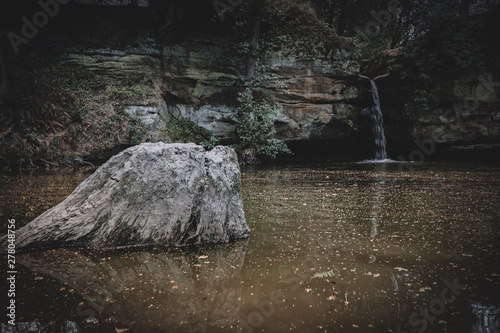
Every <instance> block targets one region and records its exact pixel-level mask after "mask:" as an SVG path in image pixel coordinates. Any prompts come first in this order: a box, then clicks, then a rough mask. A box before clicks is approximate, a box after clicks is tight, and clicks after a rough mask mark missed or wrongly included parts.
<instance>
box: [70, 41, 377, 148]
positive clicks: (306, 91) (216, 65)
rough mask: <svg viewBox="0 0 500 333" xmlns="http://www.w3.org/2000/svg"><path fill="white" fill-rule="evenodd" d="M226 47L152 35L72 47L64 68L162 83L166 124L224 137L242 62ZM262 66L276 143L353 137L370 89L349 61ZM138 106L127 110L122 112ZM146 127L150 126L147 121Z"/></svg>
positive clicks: (298, 60) (280, 59)
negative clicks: (119, 43) (113, 45)
mask: <svg viewBox="0 0 500 333" xmlns="http://www.w3.org/2000/svg"><path fill="white" fill-rule="evenodd" d="M226 43H227V41H224V40H219V39H217V38H215V37H213V36H212V37H211V36H204V37H200V36H198V37H192V38H191V39H190V40H188V41H184V42H180V43H178V44H172V45H161V43H160V42H158V41H157V40H155V39H154V38H152V37H142V38H141V39H140V40H137V41H135V42H132V41H131V43H130V44H132V45H139V46H126V47H124V48H123V49H121V50H115V49H91V48H83V49H82V48H80V49H78V48H70V49H68V50H67V52H65V54H64V59H65V60H64V62H65V64H67V65H69V66H78V67H82V68H86V69H87V70H89V71H92V72H94V73H96V74H99V75H103V76H107V77H126V76H128V75H136V76H141V77H143V76H147V75H150V76H153V77H161V80H162V81H163V82H164V86H165V87H166V88H165V90H166V91H164V92H163V94H162V96H161V98H160V99H158V101H157V104H159V105H161V104H163V103H165V104H166V106H167V108H166V109H167V110H168V112H166V114H165V115H164V117H163V118H165V119H166V121H167V122H168V119H169V118H170V117H173V118H184V119H189V120H191V121H193V122H194V123H195V124H197V125H198V126H200V127H203V128H205V129H207V130H209V131H211V132H212V133H213V134H214V135H216V136H218V137H221V138H226V139H230V138H231V137H232V135H233V133H234V130H235V123H234V121H233V119H232V118H234V117H235V116H236V113H237V109H236V107H235V101H236V98H237V96H238V92H240V91H241V88H240V83H241V78H242V76H243V75H244V73H245V67H244V64H245V59H244V57H241V56H236V55H234V54H230V53H229V52H228V51H227V46H226V45H225V44H226ZM158 58H160V59H161V61H158ZM263 67H265V69H266V71H267V73H269V75H270V76H273V77H274V78H275V79H273V80H268V81H266V82H263V83H262V84H261V87H260V89H262V91H264V92H265V93H266V94H267V95H268V96H270V98H271V100H272V101H273V102H275V103H276V106H277V110H278V112H277V114H276V115H275V126H276V132H277V136H278V138H280V139H284V140H290V141H309V140H335V139H339V138H345V137H346V136H349V135H351V134H353V133H355V132H356V131H355V130H356V129H357V127H358V126H357V125H358V124H359V111H360V110H361V109H362V108H363V107H368V106H371V103H372V101H371V95H370V83H369V81H368V80H364V79H361V78H360V77H358V75H357V74H356V73H357V72H358V71H359V68H358V65H357V64H356V63H355V62H353V61H352V60H351V59H349V58H346V59H345V60H342V61H340V60H339V61H336V62H332V60H331V59H327V58H326V57H325V58H321V57H320V58H315V59H312V58H303V57H299V56H288V55H287V56H285V55H283V54H282V53H279V52H278V53H276V54H273V55H272V56H269V57H268V58H266V59H264V60H263ZM283 88H285V89H283ZM137 107H138V106H134V105H129V106H127V109H133V108H137ZM145 125H147V127H148V128H150V127H151V123H150V122H147V123H146V122H145ZM153 127H154V126H153ZM159 127H160V128H161V126H159Z"/></svg>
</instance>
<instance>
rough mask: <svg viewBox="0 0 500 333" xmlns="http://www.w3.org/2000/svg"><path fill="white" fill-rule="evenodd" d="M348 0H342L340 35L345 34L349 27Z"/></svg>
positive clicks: (338, 25) (338, 31)
mask: <svg viewBox="0 0 500 333" xmlns="http://www.w3.org/2000/svg"><path fill="white" fill-rule="evenodd" d="M347 1H348V0H340V8H339V19H338V24H337V34H338V35H339V36H344V31H345V30H346V27H347Z"/></svg>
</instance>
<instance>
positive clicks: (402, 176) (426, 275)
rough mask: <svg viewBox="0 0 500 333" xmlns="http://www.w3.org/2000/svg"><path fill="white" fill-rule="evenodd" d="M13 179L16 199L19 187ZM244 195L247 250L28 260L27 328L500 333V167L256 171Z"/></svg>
mask: <svg viewBox="0 0 500 333" xmlns="http://www.w3.org/2000/svg"><path fill="white" fill-rule="evenodd" d="M78 177H81V175H79V176H78ZM0 179H2V181H3V184H2V186H4V185H5V186H7V187H8V188H9V190H8V191H10V193H13V194H12V195H13V196H15V191H14V190H13V189H14V188H15V187H16V186H17V184H19V181H18V179H16V178H15V177H14V178H9V179H6V178H0ZM9 181H10V183H9ZM58 181H59V180H58V179H56V178H50V176H47V175H44V176H43V177H41V179H40V183H42V184H52V187H51V188H54V187H55V188H57V187H62V185H61V184H58ZM30 182H31V186H32V188H33V189H34V191H38V193H39V194H38V197H43V196H44V195H45V193H46V192H44V190H43V187H44V186H46V185H43V186H39V187H37V184H38V182H37V178H36V177H32V178H30ZM9 184H10V185H9ZM9 186H11V187H9ZM242 192H243V193H242V196H243V200H244V207H245V214H246V218H247V222H248V224H249V226H250V228H251V229H252V234H251V237H250V239H248V240H246V241H244V242H237V243H234V244H229V245H222V246H214V247H210V248H192V249H183V250H176V251H163V250H158V249H156V250H154V249H143V250H141V251H135V252H127V253H123V252H113V253H105V254H98V253H89V252H86V251H77V250H74V249H73V250H64V249H62V250H56V251H49V252H42V253H29V254H26V255H25V256H23V259H22V262H23V264H25V265H26V267H29V268H26V269H24V268H23V266H21V265H19V269H20V274H19V276H20V281H19V286H20V288H19V289H20V290H19V305H20V306H19V316H20V318H19V319H20V320H22V321H27V322H34V320H35V319H38V320H39V321H40V322H41V323H42V326H43V325H45V327H49V326H50V325H52V326H50V327H55V326H54V325H59V326H58V327H63V326H65V325H66V326H68V325H69V326H71V325H74V324H76V325H78V326H79V327H80V328H81V327H84V326H86V327H89V329H90V331H92V330H93V331H96V327H97V326H98V331H101V332H107V331H106V330H105V329H104V328H105V327H108V328H109V329H110V330H108V331H112V332H116V330H117V329H118V330H121V329H126V328H131V329H133V331H134V332H161V331H165V332H262V331H266V332H290V331H298V332H337V331H341V332H365V331H374V332H387V331H392V332H416V331H425V332H443V331H449V332H497V331H499V330H500V325H499V319H498V318H499V312H500V311H499V308H500V265H499V264H498V263H499V262H500V238H499V235H500V225H499V224H498V216H499V213H498V212H499V207H500V195H499V193H500V168H499V167H497V166H481V167H480V168H477V167H470V166H466V165H463V166H457V165H440V164H435V165H432V164H431V165H424V166H419V167H416V168H415V171H411V172H407V171H404V170H400V168H399V166H398V165H391V164H335V165H312V166H286V167H269V168H262V167H259V168H247V169H244V170H243V173H242ZM20 195H25V194H20ZM51 195H52V192H51ZM12 200H13V201H16V200H17V199H16V198H15V197H14V198H12ZM33 200H34V199H33ZM2 204H3V203H1V202H0V208H2ZM12 205H13V206H12V209H11V210H10V211H9V213H8V214H9V217H11V215H14V216H12V217H16V218H17V216H18V215H16V214H18V213H16V212H19V211H20V210H15V208H16V205H15V204H12ZM26 205H28V203H26ZM22 207H25V204H23V206H22ZM39 213H41V212H37V214H39ZM19 214H20V213H19ZM20 219H21V218H20ZM26 222H28V221H26ZM205 256H206V257H205ZM454 285H455V286H464V287H463V289H460V288H458V287H457V288H455V289H453V288H454V287H453V286H454ZM450 286H451V287H450ZM450 288H451V289H450ZM452 289H453V290H455V291H456V293H454V292H453V291H452ZM443 295H445V296H444V297H445V298H444V299H445V300H449V301H447V302H444V301H443ZM451 300H453V301H451ZM426 314H428V316H427V315H426ZM54 323H56V324H54ZM92 325H94V326H92ZM45 331H47V332H50V331H56V329H47V330H45Z"/></svg>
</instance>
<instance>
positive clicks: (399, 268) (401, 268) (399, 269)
mask: <svg viewBox="0 0 500 333" xmlns="http://www.w3.org/2000/svg"><path fill="white" fill-rule="evenodd" d="M394 269H397V270H398V271H400V272H401V271H405V272H408V269H406V268H403V267H394Z"/></svg>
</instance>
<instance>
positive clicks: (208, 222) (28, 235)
mask: <svg viewBox="0 0 500 333" xmlns="http://www.w3.org/2000/svg"><path fill="white" fill-rule="evenodd" d="M248 235H249V229H248V226H247V224H246V221H245V217H244V212H243V204H242V199H241V195H240V171H239V165H238V161H237V158H236V155H235V152H234V150H233V149H231V148H228V147H222V146H218V147H215V148H214V149H213V150H212V151H208V152H207V151H205V150H204V149H203V147H201V146H197V145H195V144H165V143H145V144H141V145H139V146H135V147H132V148H129V149H127V150H125V151H123V152H121V153H120V154H118V155H116V156H114V157H112V158H111V159H110V160H109V161H108V162H106V164H104V165H103V166H101V167H100V168H99V169H97V170H96V172H95V173H94V174H93V175H92V176H90V177H89V178H88V179H86V180H85V181H84V182H82V183H81V184H80V185H79V186H78V187H77V188H76V189H75V191H74V192H73V193H72V194H71V195H70V196H69V197H68V198H66V200H64V201H63V202H62V203H60V204H59V205H57V206H55V207H53V208H51V209H49V210H48V211H46V212H45V213H43V214H42V215H40V216H39V217H37V218H36V219H35V220H33V221H32V222H30V223H29V224H27V225H26V226H24V227H23V228H21V229H19V231H17V232H16V247H17V248H18V249H22V248H54V247H62V246H80V247H88V248H93V249H109V248H116V247H119V246H129V245H146V244H161V245H171V246H182V245H189V244H200V243H206V242H227V241H229V240H231V239H238V238H245V237H247V236H248ZM0 243H3V245H2V248H4V249H6V248H7V246H6V239H5V238H4V239H3V240H2V241H1V242H0Z"/></svg>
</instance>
